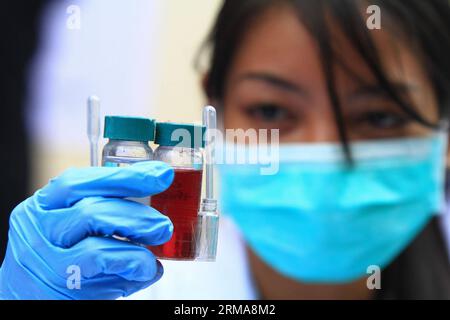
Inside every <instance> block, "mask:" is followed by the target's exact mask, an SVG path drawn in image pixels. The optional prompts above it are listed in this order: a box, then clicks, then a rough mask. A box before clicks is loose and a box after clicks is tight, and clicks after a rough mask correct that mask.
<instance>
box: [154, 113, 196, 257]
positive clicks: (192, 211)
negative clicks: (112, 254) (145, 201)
mask: <svg viewBox="0 0 450 320" xmlns="http://www.w3.org/2000/svg"><path fill="white" fill-rule="evenodd" d="M204 131H205V127H203V126H200V125H193V124H181V123H169V122H160V123H157V124H156V133H155V143H156V144H158V145H159V146H158V148H157V149H156V150H155V153H154V160H159V161H164V162H166V163H168V164H170V165H171V166H172V167H173V168H174V173H175V175H174V180H173V182H172V184H171V185H170V187H169V188H168V189H167V190H166V191H164V192H162V193H160V194H156V195H153V196H152V197H151V200H150V205H151V206H152V207H153V208H155V209H156V210H158V211H159V212H161V213H162V214H164V215H166V216H168V217H169V218H170V220H171V221H172V223H173V226H174V231H173V235H172V238H171V239H170V240H169V241H168V242H166V243H165V244H163V245H159V246H149V247H148V248H149V249H150V250H151V251H152V252H153V253H154V254H155V255H156V256H157V257H158V258H163V259H173V260H195V259H196V256H197V255H196V239H197V237H198V233H197V229H198V223H199V222H198V216H199V208H200V199H201V194H202V176H203V155H202V151H201V148H203V147H204V140H203V134H204Z"/></svg>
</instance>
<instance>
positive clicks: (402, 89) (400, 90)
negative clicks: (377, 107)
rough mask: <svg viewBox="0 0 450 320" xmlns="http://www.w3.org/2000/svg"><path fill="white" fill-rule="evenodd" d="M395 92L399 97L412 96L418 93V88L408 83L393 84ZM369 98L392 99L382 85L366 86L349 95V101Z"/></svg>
mask: <svg viewBox="0 0 450 320" xmlns="http://www.w3.org/2000/svg"><path fill="white" fill-rule="evenodd" d="M392 88H393V91H394V92H396V93H397V94H398V95H404V94H410V93H412V92H415V91H417V86H416V85H414V84H411V83H406V82H394V83H392ZM367 98H390V96H389V94H388V93H387V92H386V90H385V89H384V88H383V87H382V86H380V85H364V86H361V87H359V88H357V89H356V90H355V91H353V92H352V93H350V94H349V96H348V97H347V99H348V100H349V101H353V100H360V99H367Z"/></svg>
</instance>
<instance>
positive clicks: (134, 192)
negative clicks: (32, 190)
mask: <svg viewBox="0 0 450 320" xmlns="http://www.w3.org/2000/svg"><path fill="white" fill-rule="evenodd" d="M173 177H174V173H173V169H172V168H171V167H170V166H169V165H167V164H165V163H164V162H160V161H145V162H138V163H135V164H133V165H131V166H128V167H89V168H81V169H77V168H72V169H68V170H66V171H65V172H64V173H63V174H62V175H60V176H58V177H56V178H53V179H52V180H50V182H49V184H47V185H46V186H45V187H44V188H42V189H41V190H39V191H38V192H37V194H36V197H37V199H38V202H39V204H40V206H41V208H43V209H46V210H51V209H57V208H67V207H70V206H71V205H73V204H74V203H75V202H77V201H79V200H81V199H83V198H86V197H94V196H103V197H117V198H126V197H145V196H149V195H153V194H156V193H160V192H162V191H164V190H166V189H167V188H168V187H169V186H170V184H171V183H172V181H173Z"/></svg>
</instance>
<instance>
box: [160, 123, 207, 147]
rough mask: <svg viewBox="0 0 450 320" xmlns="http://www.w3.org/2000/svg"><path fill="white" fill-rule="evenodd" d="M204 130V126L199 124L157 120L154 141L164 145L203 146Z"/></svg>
mask: <svg viewBox="0 0 450 320" xmlns="http://www.w3.org/2000/svg"><path fill="white" fill-rule="evenodd" d="M176 130H179V131H177V132H176ZM205 131H206V127H205V126H201V125H195V124H184V123H174V122H157V123H156V133H155V143H156V144H159V145H160V146H164V147H173V146H177V147H183V148H193V149H194V148H204V147H205V140H204V134H205Z"/></svg>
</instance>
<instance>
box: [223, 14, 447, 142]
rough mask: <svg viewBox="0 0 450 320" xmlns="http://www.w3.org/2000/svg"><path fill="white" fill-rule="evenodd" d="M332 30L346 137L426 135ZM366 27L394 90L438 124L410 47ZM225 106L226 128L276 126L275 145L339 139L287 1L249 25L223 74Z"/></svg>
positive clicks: (307, 38)
mask: <svg viewBox="0 0 450 320" xmlns="http://www.w3.org/2000/svg"><path fill="white" fill-rule="evenodd" d="M333 30H337V28H333ZM333 32H335V34H334V35H333V46H335V48H337V53H338V54H339V56H340V58H341V59H343V63H344V65H345V66H347V68H349V69H350V70H351V72H347V71H345V70H344V68H343V67H342V66H340V65H337V64H336V65H335V75H336V91H337V94H338V97H339V99H340V102H341V106H342V115H343V118H344V122H345V128H346V131H347V134H348V137H349V139H350V140H368V139H381V138H394V137H404V136H420V135H425V134H427V132H428V131H429V130H428V129H425V128H424V127H423V126H422V125H420V124H418V123H417V122H414V121H412V120H409V119H408V118H407V117H406V116H405V114H404V113H403V112H402V111H401V109H400V108H399V107H397V106H396V104H395V103H394V102H393V101H392V99H390V98H389V97H388V96H387V95H386V93H384V92H383V91H382V90H381V88H380V87H379V86H378V85H377V83H376V81H375V78H374V76H373V75H372V74H371V72H370V70H369V69H368V67H367V66H366V65H365V63H364V62H363V60H362V59H361V58H360V57H359V56H358V54H357V53H356V52H355V50H354V49H353V48H352V46H351V45H350V44H348V43H347V42H346V41H347V40H346V39H345V37H343V36H342V34H340V33H339V32H337V31H333ZM370 32H372V35H373V39H374V40H375V43H376V45H377V48H378V51H379V54H380V55H381V58H382V60H383V63H384V66H385V69H386V70H387V72H388V76H389V79H390V80H391V81H392V82H393V83H394V84H395V86H396V89H397V90H398V93H399V94H400V95H401V96H402V97H404V98H405V99H406V101H407V102H409V103H410V104H411V105H413V106H414V107H415V108H416V110H417V111H418V112H419V113H420V114H421V115H423V116H424V117H425V118H426V119H427V120H431V121H436V120H437V117H438V115H437V102H436V98H435V96H434V94H433V90H432V87H431V84H430V81H429V80H428V79H427V76H426V75H425V73H424V70H423V69H422V67H421V64H420V62H419V60H418V59H417V57H416V56H414V54H413V53H412V52H411V51H412V50H411V49H410V47H408V46H405V45H402V42H401V41H400V40H398V39H395V38H394V37H393V36H392V34H390V33H389V32H390V31H388V29H387V28H386V29H383V28H382V29H381V30H378V31H370ZM350 74H353V75H354V76H352V75H350ZM357 78H359V79H363V80H364V82H362V81H359V80H357ZM223 106H224V109H223V110H224V114H223V115H224V118H223V119H224V126H225V128H243V129H249V128H254V129H279V130H280V142H324V141H327V142H332V141H339V136H338V130H337V125H336V121H335V115H334V113H333V107H332V103H331V101H330V97H329V95H328V91H327V87H326V80H325V76H324V73H323V69H322V65H321V62H320V57H319V51H318V48H317V45H316V42H315V40H314V39H313V38H312V36H311V35H310V34H309V33H308V31H307V29H306V28H305V27H304V26H303V25H302V24H301V23H300V22H299V20H298V18H297V16H296V15H295V13H294V11H293V10H292V9H291V8H289V7H287V6H278V7H274V8H271V9H269V10H267V11H266V12H265V13H263V14H262V15H261V16H260V17H259V18H258V19H257V20H256V21H255V22H254V23H253V24H252V26H251V27H250V28H249V29H248V30H247V32H246V34H245V35H244V37H243V39H242V42H241V45H240V47H239V49H238V50H237V52H236V54H235V57H234V60H233V62H232V64H231V68H230V70H229V73H228V77H227V81H226V87H225V95H224V101H223Z"/></svg>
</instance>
